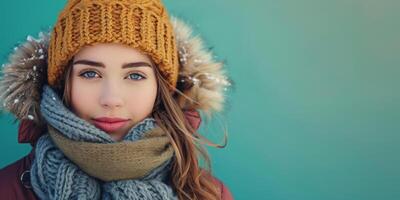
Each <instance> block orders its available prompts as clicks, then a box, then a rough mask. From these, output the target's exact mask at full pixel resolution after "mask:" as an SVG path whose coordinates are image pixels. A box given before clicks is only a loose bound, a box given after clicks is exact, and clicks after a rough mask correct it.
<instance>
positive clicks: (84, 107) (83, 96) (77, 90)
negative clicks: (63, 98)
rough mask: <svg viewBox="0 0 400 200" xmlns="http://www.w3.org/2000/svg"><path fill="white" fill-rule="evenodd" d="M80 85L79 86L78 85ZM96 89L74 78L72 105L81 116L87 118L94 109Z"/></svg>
mask: <svg viewBox="0 0 400 200" xmlns="http://www.w3.org/2000/svg"><path fill="white" fill-rule="evenodd" d="M77 85H79V87H77ZM96 95H97V94H96V90H94V89H93V88H90V87H88V85H87V84H83V83H79V81H76V80H72V83H71V107H72V110H73V111H74V112H75V113H76V114H77V115H78V116H79V117H81V118H86V117H87V116H88V113H91V111H92V110H93V105H94V104H93V102H95V99H94V98H95V97H96Z"/></svg>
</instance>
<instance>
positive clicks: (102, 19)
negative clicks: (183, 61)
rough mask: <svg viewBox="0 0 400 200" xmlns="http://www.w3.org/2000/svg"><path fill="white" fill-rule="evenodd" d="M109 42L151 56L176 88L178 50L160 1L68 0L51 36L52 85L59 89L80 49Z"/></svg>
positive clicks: (49, 75) (50, 74)
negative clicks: (68, 64) (65, 72)
mask: <svg viewBox="0 0 400 200" xmlns="http://www.w3.org/2000/svg"><path fill="white" fill-rule="evenodd" d="M110 42H115V43H121V44H125V45H128V46H130V47H133V48H137V49H139V50H141V51H143V52H145V53H146V54H148V55H150V56H151V58H152V59H153V60H154V62H155V63H156V64H157V65H158V68H159V69H160V71H161V73H162V74H163V75H164V76H165V78H166V79H167V80H168V81H169V83H170V84H171V86H173V88H174V87H175V86H176V81H177V78H178V68H179V61H178V50H177V47H176V41H175V36H174V33H173V29H172V25H171V22H170V21H169V16H168V13H167V10H166V9H165V8H164V6H163V5H162V3H161V1H160V0H108V1H104V0H91V1H87V0H69V1H68V4H67V5H66V6H65V8H64V10H63V11H62V12H61V13H60V15H59V16H58V20H57V23H56V24H55V26H54V28H53V31H52V33H51V38H50V45H49V52H48V55H49V56H48V63H49V67H48V82H49V85H51V86H55V85H58V86H59V84H60V81H61V79H60V78H61V76H62V74H63V73H64V71H65V67H66V65H67V62H68V61H69V60H70V59H71V58H72V56H73V55H75V54H76V53H77V51H79V49H81V47H83V46H85V45H88V44H93V43H110Z"/></svg>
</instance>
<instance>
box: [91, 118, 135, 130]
mask: <svg viewBox="0 0 400 200" xmlns="http://www.w3.org/2000/svg"><path fill="white" fill-rule="evenodd" d="M93 122H94V125H95V126H96V127H97V128H100V129H102V130H104V131H106V132H113V131H116V130H118V129H120V128H121V127H123V126H125V125H126V124H127V123H128V120H127V119H122V118H109V117H99V118H94V119H93Z"/></svg>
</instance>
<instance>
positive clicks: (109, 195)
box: [31, 85, 177, 200]
mask: <svg viewBox="0 0 400 200" xmlns="http://www.w3.org/2000/svg"><path fill="white" fill-rule="evenodd" d="M41 108H43V109H42V110H41V111H42V113H43V117H44V118H45V119H46V121H47V122H48V123H49V125H51V126H53V127H55V128H57V129H59V130H61V133H62V134H63V136H66V137H68V138H70V139H73V140H76V141H85V142H88V141H91V142H99V143H112V142H113V141H112V139H111V137H110V136H108V134H107V133H105V132H102V131H101V130H100V129H98V128H96V127H95V126H93V125H91V124H90V123H88V122H86V121H85V120H83V119H81V118H79V117H77V116H76V115H75V114H74V113H72V112H71V111H69V110H68V109H67V108H65V107H64V106H63V104H62V101H60V99H59V98H58V96H57V95H56V93H55V92H54V91H53V90H52V89H51V88H50V87H49V86H48V85H45V86H44V88H43V93H42V101H41ZM155 127H156V123H155V120H154V119H153V118H146V119H144V120H143V121H142V122H139V123H138V124H137V125H136V126H134V127H132V128H131V129H130V130H129V132H128V134H127V136H126V137H125V138H124V141H135V140H140V139H141V138H142V136H143V135H144V134H145V133H146V132H147V131H149V130H151V129H153V128H155ZM171 163H172V159H169V160H168V161H166V162H164V163H163V164H161V165H160V166H158V167H156V168H155V169H154V170H152V171H151V172H150V173H149V174H148V175H146V176H145V177H143V178H140V179H129V180H117V181H109V182H103V181H101V180H98V179H96V178H94V177H91V176H89V175H87V174H86V173H85V172H83V171H82V170H80V169H79V167H78V166H76V165H75V164H74V163H72V162H71V161H70V160H69V159H68V158H67V157H66V156H65V155H64V154H63V153H62V151H60V149H58V148H57V146H56V145H55V144H54V142H53V141H52V139H51V137H50V136H49V134H44V135H43V136H41V137H40V138H39V140H38V142H37V144H36V147H35V160H34V161H33V164H32V168H31V183H32V187H33V189H34V191H35V193H36V194H37V196H38V197H39V198H40V199H135V200H139V199H144V200H146V199H148V200H150V199H160V200H164V199H165V200H167V199H177V196H176V194H175V193H174V191H173V189H172V187H171V186H170V185H169V183H168V176H169V172H170V167H171Z"/></svg>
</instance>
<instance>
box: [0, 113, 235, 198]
mask: <svg viewBox="0 0 400 200" xmlns="http://www.w3.org/2000/svg"><path fill="white" fill-rule="evenodd" d="M192 114H193V113H191V115H190V116H189V115H188V113H187V117H188V119H189V121H190V123H191V124H192V125H193V126H194V127H196V128H197V127H198V126H199V124H200V122H199V121H194V120H199V119H196V118H197V117H198V116H196V115H192ZM36 130H38V129H35V127H34V125H33V124H32V123H31V121H29V120H25V121H24V120H23V121H22V122H21V124H20V126H19V130H18V141H19V142H20V143H31V145H32V146H34V144H35V143H36V140H37V139H38V137H39V136H40V133H39V132H38V131H37V132H35V131H36ZM32 131H33V132H32ZM33 159H34V148H32V151H31V152H30V153H29V154H28V155H26V156H25V157H23V158H21V159H20V160H18V161H16V162H14V163H12V164H10V165H8V166H6V167H5V168H3V169H0V198H1V199H7V200H14V199H15V200H37V199H38V197H37V196H36V195H35V193H34V192H33V190H32V188H31V185H30V181H29V180H30V176H29V169H30V167H31V164H32V161H33ZM212 178H213V182H214V183H215V185H216V186H217V187H219V188H221V197H222V198H221V199H222V200H231V199H233V197H232V194H231V192H230V191H229V189H228V188H227V187H226V186H225V185H224V184H223V183H222V181H220V180H219V179H217V178H216V177H214V176H213V177H212Z"/></svg>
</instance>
